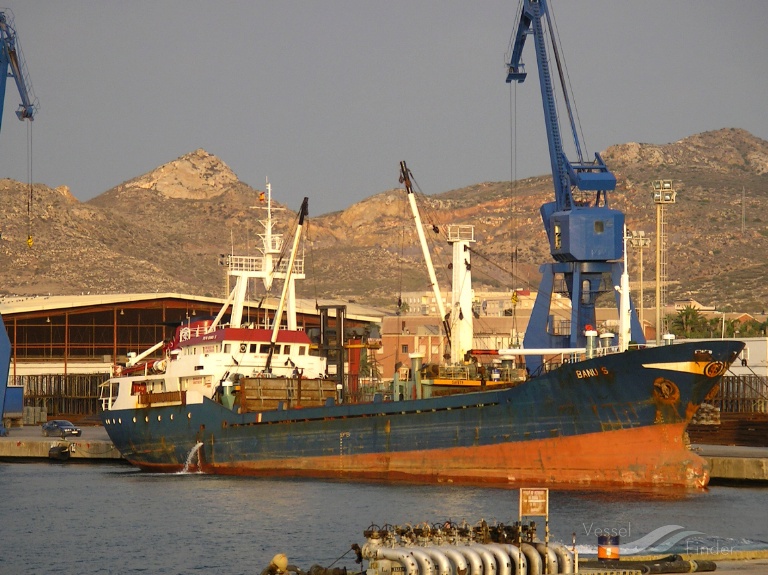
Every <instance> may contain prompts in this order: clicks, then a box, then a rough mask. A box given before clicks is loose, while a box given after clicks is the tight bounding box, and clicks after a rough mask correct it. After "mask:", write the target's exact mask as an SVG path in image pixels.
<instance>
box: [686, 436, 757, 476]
mask: <svg viewBox="0 0 768 575" xmlns="http://www.w3.org/2000/svg"><path fill="white" fill-rule="evenodd" d="M691 449H692V450H693V451H694V452H696V453H698V454H699V455H701V456H702V457H703V458H704V459H706V460H707V463H709V474H710V479H711V480H715V481H717V480H724V481H764V482H768V447H746V446H742V445H698V444H695V445H692V446H691Z"/></svg>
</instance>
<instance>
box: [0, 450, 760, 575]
mask: <svg viewBox="0 0 768 575" xmlns="http://www.w3.org/2000/svg"><path fill="white" fill-rule="evenodd" d="M0 481H2V485H3V486H4V489H5V494H4V496H3V497H2V498H1V499H0V517H1V518H2V523H1V524H0V525H1V526H0V550H2V551H1V552H0V574H2V575H5V574H11V573H13V574H16V573H67V574H69V573H72V574H81V573H100V574H113V573H114V574H117V573H120V574H124V573H170V574H176V573H179V574H181V573H216V574H222V575H224V574H240V573H242V574H253V573H257V574H258V573H260V572H261V571H262V569H263V568H264V567H266V566H267V565H268V564H269V561H270V559H271V558H272V557H273V556H274V555H275V554H277V553H285V554H286V555H287V556H288V559H289V562H290V563H291V564H293V565H295V566H297V567H299V568H301V569H304V570H308V569H309V568H310V567H311V566H312V565H314V564H319V565H322V566H324V567H328V566H331V565H333V566H334V567H347V568H348V570H349V571H354V570H356V569H357V568H358V566H357V565H356V564H355V562H354V555H353V553H352V552H351V551H350V546H351V544H353V543H358V544H360V545H362V544H363V543H364V542H365V538H364V537H363V530H365V529H366V528H368V527H369V526H370V525H372V524H375V525H379V526H384V525H386V524H390V525H405V524H411V525H416V524H420V523H424V522H427V523H430V524H432V523H438V522H439V523H442V522H445V521H448V520H451V521H454V522H456V523H460V522H462V521H467V522H468V523H470V524H474V523H476V522H478V521H479V520H481V519H485V520H486V521H487V522H489V523H495V522H503V523H505V524H509V523H512V522H513V521H515V520H517V513H518V497H519V491H518V490H513V489H509V490H507V489H488V488H476V487H466V486H462V487H459V486H453V485H434V486H415V485H384V484H375V483H348V482H331V481H314V480H293V479H254V478H239V477H217V476H207V475H202V474H196V473H182V474H175V475H160V474H148V473H143V472H140V471H138V470H136V469H134V468H132V467H129V466H127V465H123V464H76V463H72V462H70V463H66V464H59V463H48V462H36V463H0ZM766 509H768V487H754V486H746V487H745V486H739V487H726V486H715V487H710V488H709V490H707V491H697V492H691V491H688V492H685V491H673V492H669V491H664V490H659V491H605V490H603V491H587V490H583V491H563V490H551V491H550V521H549V528H550V532H551V536H552V538H553V539H556V540H558V541H562V542H564V543H567V544H568V545H570V544H571V540H572V538H573V537H575V539H576V545H577V548H578V549H579V550H580V552H581V553H582V554H590V553H591V554H594V553H595V552H596V549H597V539H598V536H599V535H606V534H608V535H620V536H621V543H622V548H623V552H629V553H631V552H635V551H636V552H641V551H642V550H643V549H650V548H651V547H653V546H654V545H655V546H656V547H657V550H658V551H664V550H665V549H666V550H668V552H687V553H694V554H695V553H707V554H712V553H715V554H720V555H722V556H723V559H724V560H727V558H728V556H729V555H730V554H731V553H735V552H737V551H740V550H748V549H766V548H768V519H766V514H765V510H766ZM536 520H537V522H538V524H539V534H540V535H541V536H542V537H543V531H544V521H543V518H541V519H536ZM625 545H626V547H624V546H625ZM633 545H634V547H633ZM340 557H341V559H339V558H340ZM337 560H338V561H337ZM335 561H337V562H335ZM334 562H335V563H334Z"/></svg>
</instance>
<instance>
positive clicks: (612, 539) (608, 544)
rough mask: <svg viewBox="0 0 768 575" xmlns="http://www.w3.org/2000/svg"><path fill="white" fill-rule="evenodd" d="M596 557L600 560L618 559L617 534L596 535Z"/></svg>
mask: <svg viewBox="0 0 768 575" xmlns="http://www.w3.org/2000/svg"><path fill="white" fill-rule="evenodd" d="M597 558H598V559H599V560H600V561H618V559H619V536H618V535H598V536H597Z"/></svg>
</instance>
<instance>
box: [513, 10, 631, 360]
mask: <svg viewBox="0 0 768 575" xmlns="http://www.w3.org/2000/svg"><path fill="white" fill-rule="evenodd" d="M520 6H521V10H520V19H519V21H518V22H517V28H516V30H515V33H514V34H513V36H512V40H511V44H510V51H509V54H508V57H507V68H508V71H507V83H511V82H518V83H521V82H523V81H525V78H526V75H527V73H526V71H525V65H524V63H523V61H522V53H523V48H524V46H525V41H526V39H527V38H528V36H530V35H533V42H534V47H535V50H536V62H537V64H538V73H539V83H540V86H541V99H542V103H543V105H544V122H545V125H546V130H547V141H548V144H549V158H550V163H551V168H552V180H553V184H554V188H555V199H554V201H551V202H547V203H545V204H544V205H542V206H541V208H540V212H541V219H542V221H543V223H544V229H545V230H546V232H547V237H548V239H549V247H550V253H551V254H552V257H553V258H554V260H555V261H554V262H553V263H546V264H543V265H542V266H541V267H540V271H541V274H542V279H541V284H540V285H539V291H538V294H537V296H536V302H535V303H534V307H533V310H532V312H531V317H530V321H529V323H528V328H527V329H526V332H525V338H524V340H523V345H524V347H525V348H527V349H552V348H580V347H584V346H585V344H586V337H585V335H584V331H585V329H589V328H591V327H592V326H596V325H597V324H596V321H595V319H596V318H595V301H596V300H597V297H598V296H599V295H600V294H602V293H606V292H608V291H614V290H615V288H614V286H619V285H620V284H621V275H622V272H623V263H622V261H621V260H622V258H623V255H624V214H623V213H622V212H621V211H619V210H615V209H612V208H610V207H608V192H610V191H613V190H614V189H615V188H616V176H614V175H613V173H611V171H610V170H609V169H608V167H607V166H606V165H605V162H604V161H603V159H602V158H601V157H600V154H597V153H596V154H595V157H594V159H593V160H590V161H585V160H584V154H583V151H582V150H583V149H584V148H585V146H584V145H583V144H582V142H581V140H580V138H579V133H578V131H577V129H576V121H575V120H574V114H573V109H572V106H571V98H570V96H569V94H568V90H567V86H566V82H565V78H566V75H565V70H564V66H563V63H562V62H561V58H560V54H559V52H558V47H557V43H556V42H555V34H554V32H555V30H554V28H553V25H552V20H551V18H550V13H549V9H548V7H547V2H546V0H522V1H521V3H520ZM550 54H551V56H550ZM550 58H553V59H554V65H555V67H556V69H557V77H558V79H559V88H560V92H559V95H560V99H561V100H562V101H563V102H564V105H565V110H566V111H567V115H568V120H569V124H570V128H571V133H572V135H573V143H574V145H575V148H576V155H577V157H578V159H577V160H576V161H573V162H572V161H570V160H568V158H567V157H566V155H565V153H564V152H563V141H562V136H561V132H560V124H559V122H558V110H557V100H556V95H555V88H556V87H555V85H554V83H553V79H552V75H551V73H550V64H551V62H550ZM555 289H557V291H558V292H559V293H564V294H567V295H568V297H569V299H570V301H571V318H570V321H569V322H561V323H558V324H556V323H555V316H554V314H553V313H552V311H551V308H552V296H553V292H554V290H555ZM615 291H616V304H617V307H619V303H620V294H619V293H618V290H615ZM630 306H631V304H630ZM630 309H631V314H630V316H631V320H630V329H631V339H632V340H634V341H635V342H637V343H644V342H645V338H644V336H643V332H642V329H641V326H640V322H639V321H638V319H637V316H636V314H635V313H634V309H633V308H632V307H630ZM541 362H542V358H541V356H531V357H529V358H528V366H529V368H530V369H531V370H532V371H533V370H535V369H537V368H539V367H540V366H541Z"/></svg>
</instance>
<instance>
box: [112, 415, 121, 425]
mask: <svg viewBox="0 0 768 575" xmlns="http://www.w3.org/2000/svg"><path fill="white" fill-rule="evenodd" d="M114 422H115V420H114V419H113V420H112V423H114ZM117 422H118V423H119V424H120V425H122V424H123V418H122V417H121V418H120V419H118V420H117Z"/></svg>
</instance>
